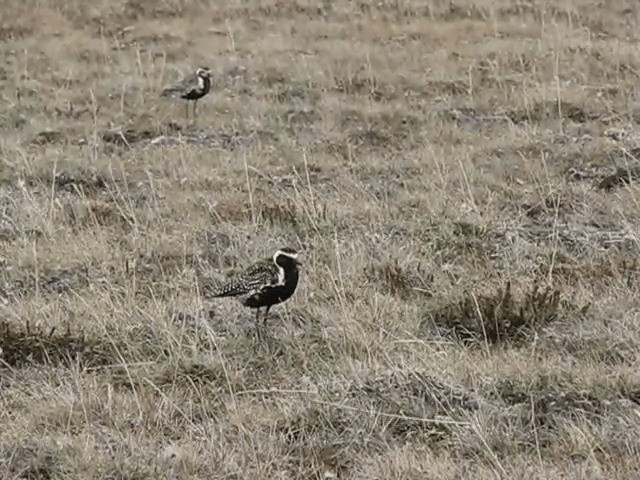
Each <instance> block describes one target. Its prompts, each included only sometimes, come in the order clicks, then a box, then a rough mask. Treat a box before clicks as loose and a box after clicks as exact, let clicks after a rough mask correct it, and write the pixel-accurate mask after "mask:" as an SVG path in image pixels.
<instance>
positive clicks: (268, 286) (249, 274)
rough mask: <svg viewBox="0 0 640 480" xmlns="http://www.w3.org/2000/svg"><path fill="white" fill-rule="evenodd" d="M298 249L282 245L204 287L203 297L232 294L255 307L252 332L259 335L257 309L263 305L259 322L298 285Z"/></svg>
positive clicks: (246, 304) (245, 304)
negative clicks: (236, 273) (263, 309)
mask: <svg viewBox="0 0 640 480" xmlns="http://www.w3.org/2000/svg"><path fill="white" fill-rule="evenodd" d="M300 265H301V263H300V262H299V261H298V252H296V251H295V250H294V249H293V248H290V247H283V248H281V249H279V250H278V251H276V252H275V253H274V254H273V257H271V258H267V259H264V260H260V261H258V262H255V263H254V264H252V265H251V266H249V267H248V268H247V269H246V270H244V271H243V272H242V273H240V274H238V275H237V276H234V277H232V278H230V279H228V280H227V281H226V282H224V283H222V284H219V285H216V286H214V287H212V288H209V289H206V288H205V289H204V291H203V294H204V296H205V297H214V298H216V297H236V298H237V299H238V300H239V301H240V303H242V305H244V306H245V307H249V308H255V309H256V333H257V334H258V337H260V309H261V308H262V307H265V308H266V311H265V314H264V320H263V325H266V323H267V316H268V315H269V310H270V309H271V307H272V306H274V305H277V304H279V303H282V302H284V301H285V300H287V299H289V297H291V295H293V292H295V290H296V287H297V286H298V278H299V270H298V267H299V266H300Z"/></svg>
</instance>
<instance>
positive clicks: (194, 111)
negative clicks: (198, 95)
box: [193, 100, 198, 118]
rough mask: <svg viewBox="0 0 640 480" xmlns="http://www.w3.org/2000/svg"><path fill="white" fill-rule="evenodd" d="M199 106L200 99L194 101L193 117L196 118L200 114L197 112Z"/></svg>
mask: <svg viewBox="0 0 640 480" xmlns="http://www.w3.org/2000/svg"><path fill="white" fill-rule="evenodd" d="M197 106H198V100H196V101H195V102H193V118H196V117H197V116H198V115H197V114H196V108H197Z"/></svg>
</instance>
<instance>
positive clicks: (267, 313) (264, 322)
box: [262, 305, 271, 328]
mask: <svg viewBox="0 0 640 480" xmlns="http://www.w3.org/2000/svg"><path fill="white" fill-rule="evenodd" d="M270 309H271V305H268V306H267V311H266V312H264V319H263V320H262V325H264V327H265V328H267V317H268V316H269V310H270Z"/></svg>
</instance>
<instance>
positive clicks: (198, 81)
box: [161, 67, 211, 118]
mask: <svg viewBox="0 0 640 480" xmlns="http://www.w3.org/2000/svg"><path fill="white" fill-rule="evenodd" d="M209 90H211V72H210V71H209V69H208V68H206V67H200V68H198V69H197V70H196V73H195V74H193V75H190V76H188V77H186V78H184V79H182V80H181V81H179V82H178V83H175V84H173V85H171V86H168V87H166V88H165V89H164V90H163V91H162V94H161V96H163V97H174V98H175V97H179V98H182V99H184V100H187V103H186V112H187V118H188V117H189V101H193V116H194V117H195V116H196V106H197V104H198V100H199V99H201V98H202V97H204V96H205V95H206V94H207V93H209Z"/></svg>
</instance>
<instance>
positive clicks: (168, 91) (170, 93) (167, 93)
mask: <svg viewBox="0 0 640 480" xmlns="http://www.w3.org/2000/svg"><path fill="white" fill-rule="evenodd" d="M178 93H180V89H179V88H177V87H167V88H165V89H164V90H162V92H161V93H160V96H161V97H174V96H175V95H177V94H178Z"/></svg>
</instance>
